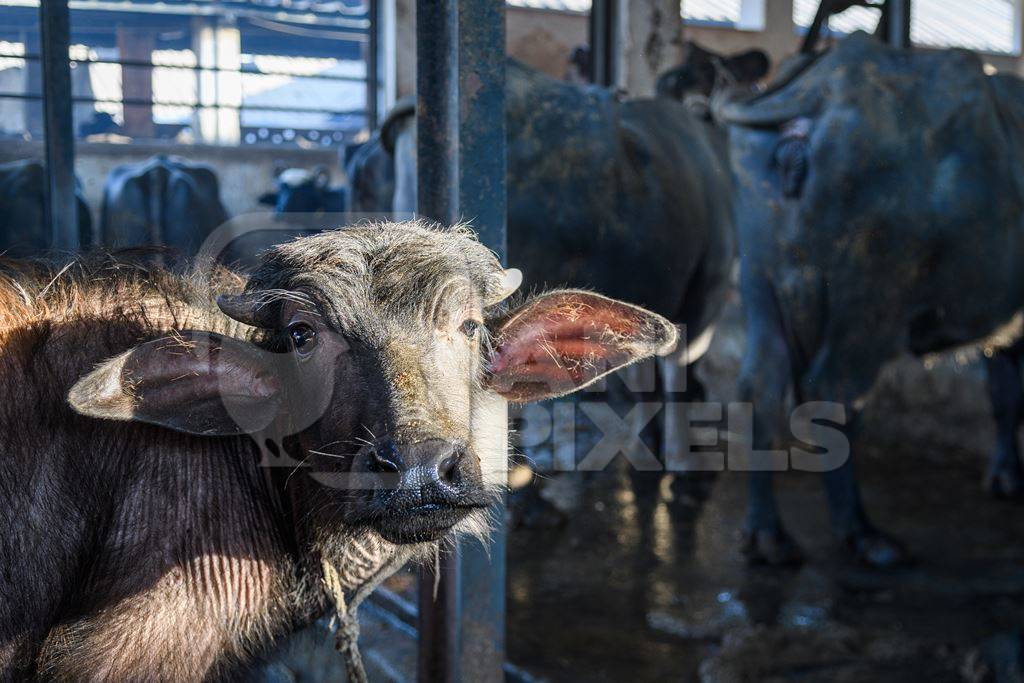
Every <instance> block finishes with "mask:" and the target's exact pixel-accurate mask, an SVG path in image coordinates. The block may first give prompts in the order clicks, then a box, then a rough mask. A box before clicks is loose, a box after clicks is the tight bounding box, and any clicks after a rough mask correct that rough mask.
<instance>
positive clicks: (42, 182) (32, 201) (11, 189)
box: [0, 159, 92, 256]
mask: <svg viewBox="0 0 1024 683" xmlns="http://www.w3.org/2000/svg"><path fill="white" fill-rule="evenodd" d="M76 184H77V183H76ZM76 198H77V200H78V231H79V239H80V240H81V243H82V244H83V245H88V244H91V243H92V216H91V215H90V213H89V207H88V205H86V203H85V199H84V198H83V197H82V195H81V192H79V191H76ZM45 202H46V169H45V168H44V166H43V164H42V163H40V162H39V161H35V160H33V159H23V160H20V161H12V162H9V163H6V164H0V252H3V253H6V254H10V255H14V256H17V255H29V254H33V253H38V252H40V251H44V250H46V249H48V248H49V247H50V245H51V236H50V230H49V228H48V227H47V226H46V211H45V207H46V204H45Z"/></svg>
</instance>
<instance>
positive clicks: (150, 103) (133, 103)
mask: <svg viewBox="0 0 1024 683" xmlns="http://www.w3.org/2000/svg"><path fill="white" fill-rule="evenodd" d="M0 99H9V100H32V101H38V100H43V99H45V98H44V96H43V95H37V94H34V93H13V92H12V93H7V92H0ZM71 101H72V102H74V103H75V104H121V105H124V106H126V107H187V108H189V109H225V110H237V111H269V112H282V113H286V114H330V115H332V116H345V115H349V114H366V109H345V110H341V111H338V110H331V109H313V108H311V107H269V106H268V107H263V106H260V105H255V104H243V105H240V106H236V105H230V104H199V103H197V102H167V101H163V100H137V99H127V100H105V99H98V98H95V97H72V98H71Z"/></svg>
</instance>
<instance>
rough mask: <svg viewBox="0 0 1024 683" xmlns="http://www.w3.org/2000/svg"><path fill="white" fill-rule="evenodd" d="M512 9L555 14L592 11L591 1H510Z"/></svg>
mask: <svg viewBox="0 0 1024 683" xmlns="http://www.w3.org/2000/svg"><path fill="white" fill-rule="evenodd" d="M508 4H509V5H511V6H512V7H525V8H527V9H549V10H553V11H555V12H573V13H574V14H582V13H585V12H589V11H590V0H508Z"/></svg>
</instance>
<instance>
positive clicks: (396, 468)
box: [369, 439, 405, 474]
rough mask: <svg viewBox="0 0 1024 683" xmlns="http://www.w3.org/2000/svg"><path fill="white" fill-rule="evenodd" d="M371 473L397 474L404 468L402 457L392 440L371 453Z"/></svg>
mask: <svg viewBox="0 0 1024 683" xmlns="http://www.w3.org/2000/svg"><path fill="white" fill-rule="evenodd" d="M369 466H370V471H371V472H378V473H382V474H383V473H391V474H394V473H397V472H401V471H402V470H403V469H405V467H404V463H403V462H402V456H401V454H400V453H399V450H398V447H397V446H396V445H395V442H394V441H391V440H390V439H389V440H387V441H384V442H382V443H380V444H378V445H377V447H376V448H374V449H373V451H372V452H371V453H370V463H369Z"/></svg>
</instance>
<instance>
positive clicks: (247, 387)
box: [68, 330, 281, 436]
mask: <svg viewBox="0 0 1024 683" xmlns="http://www.w3.org/2000/svg"><path fill="white" fill-rule="evenodd" d="M273 358H274V354H270V353H267V352H265V351H263V350H261V349H259V348H258V347H256V346H255V345H253V344H250V343H248V342H244V341H241V340H238V339H233V338H231V337H224V336H221V335H218V334H215V333H213V332H202V331H192V330H185V331H181V332H176V333H175V334H174V335H173V336H169V337H163V338H160V339H155V340H153V341H149V342H145V343H143V344H140V345H139V346H137V347H135V348H134V349H131V350H130V351H126V352H125V353H122V354H121V355H119V356H115V357H114V358H111V359H110V360H108V361H106V362H104V363H102V364H100V365H99V366H98V367H97V368H95V369H94V370H93V371H92V372H90V373H89V374H88V375H86V376H84V377H82V378H81V379H80V380H79V381H78V382H77V383H76V384H75V385H74V386H73V387H72V388H71V391H70V392H69V393H68V402H69V403H70V404H71V407H72V408H74V409H75V411H77V412H78V413H80V414H82V415H87V416H90V417H97V418H103V419H108V420H122V421H135V422H144V423H147V424H153V425H159V426H162V427H167V428H169V429H173V430H176V431H179V432H186V433H188V434H199V435H205V436H231V435H238V434H246V433H254V432H257V431H259V430H261V429H263V428H265V427H266V426H267V425H269V424H270V422H271V421H273V419H274V418H275V417H276V416H277V414H278V411H279V407H280V403H281V397H280V393H281V392H280V384H279V379H278V377H277V374H276V373H275V372H274V368H273V363H272V359H273Z"/></svg>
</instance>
